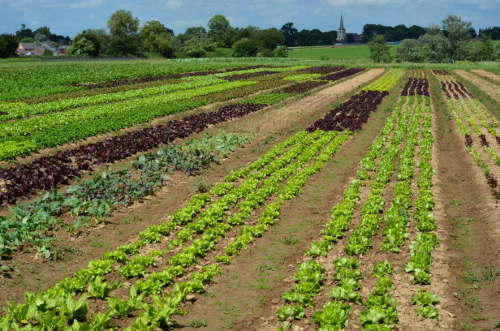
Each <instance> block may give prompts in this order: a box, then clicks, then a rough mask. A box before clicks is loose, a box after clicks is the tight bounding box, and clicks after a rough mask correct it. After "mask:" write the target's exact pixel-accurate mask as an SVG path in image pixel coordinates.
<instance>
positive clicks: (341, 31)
mask: <svg viewBox="0 0 500 331" xmlns="http://www.w3.org/2000/svg"><path fill="white" fill-rule="evenodd" d="M345 40H346V32H345V28H344V15H343V14H342V13H341V14H340V27H339V29H338V30H337V41H338V42H339V43H343V42H345Z"/></svg>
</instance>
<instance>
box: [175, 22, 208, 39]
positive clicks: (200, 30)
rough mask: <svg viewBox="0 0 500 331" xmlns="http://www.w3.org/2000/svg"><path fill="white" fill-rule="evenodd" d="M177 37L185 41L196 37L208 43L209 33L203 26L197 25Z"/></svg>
mask: <svg viewBox="0 0 500 331" xmlns="http://www.w3.org/2000/svg"><path fill="white" fill-rule="evenodd" d="M177 39H178V40H179V41H180V42H181V43H184V42H186V41H188V40H191V39H196V40H198V41H200V42H203V43H208V33H207V30H206V29H205V28H204V27H202V26H195V27H191V28H187V29H186V32H184V33H182V34H180V35H178V36H177Z"/></svg>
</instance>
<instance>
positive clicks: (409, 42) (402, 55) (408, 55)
mask: <svg viewBox="0 0 500 331" xmlns="http://www.w3.org/2000/svg"><path fill="white" fill-rule="evenodd" d="M397 52H398V57H397V59H398V61H399V62H423V61H424V55H423V54H422V52H421V47H420V45H419V43H418V41H417V40H415V39H405V40H403V41H402V42H401V44H400V45H399V47H398V50H397Z"/></svg>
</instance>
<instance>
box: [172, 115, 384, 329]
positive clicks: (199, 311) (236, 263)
mask: <svg viewBox="0 0 500 331" xmlns="http://www.w3.org/2000/svg"><path fill="white" fill-rule="evenodd" d="M386 117H387V113H386V112H384V111H381V110H378V111H377V112H375V113H374V114H373V115H372V117H371V119H370V121H369V122H368V124H366V125H365V127H364V128H363V130H362V131H361V132H359V133H356V135H355V136H354V137H353V139H352V140H350V141H349V142H348V143H346V145H344V147H342V149H341V150H340V151H339V152H338V153H337V154H336V156H335V162H334V163H330V164H329V165H328V166H326V167H325V168H324V169H323V170H322V171H321V172H320V173H318V174H317V175H315V176H314V177H313V178H312V179H311V180H309V181H308V183H307V185H306V187H305V189H304V191H303V193H302V195H301V196H299V197H298V198H295V199H294V200H293V201H290V202H287V203H286V204H285V205H284V207H283V213H282V216H281V217H280V221H279V223H277V224H276V225H274V226H273V228H272V229H271V230H270V231H269V232H268V233H267V234H266V235H265V236H264V237H263V238H261V239H258V240H257V241H256V243H255V245H253V246H252V247H251V248H250V249H248V250H246V251H244V252H243V253H242V254H241V255H240V256H238V257H236V258H235V259H233V262H232V264H231V265H230V266H227V267H224V274H223V276H222V277H221V278H220V279H219V281H218V283H217V284H216V285H214V286H212V287H210V289H209V291H208V293H207V294H205V295H202V296H200V297H198V300H197V302H196V303H195V304H188V305H187V307H185V308H186V310H187V311H188V314H187V315H186V316H182V317H179V318H178V319H177V322H178V323H179V327H181V328H186V329H189V328H190V325H191V323H193V321H197V320H198V321H201V320H204V321H206V322H207V325H208V327H207V328H206V329H209V330H224V329H232V330H235V329H237V330H259V329H262V328H261V326H262V322H263V319H265V318H266V317H268V316H269V315H272V314H274V312H275V309H276V306H277V304H278V303H279V302H280V300H279V298H280V296H281V294H282V293H283V292H284V291H286V290H288V289H289V288H290V282H291V280H292V279H291V275H292V273H293V271H294V270H295V268H296V264H297V263H298V262H300V261H301V260H302V256H303V253H304V251H305V250H306V249H307V248H308V247H309V245H310V242H311V241H312V240H315V239H318V236H319V235H320V234H319V229H320V228H321V227H322V226H323V224H324V222H325V221H326V220H328V219H329V216H330V211H331V208H332V206H333V205H334V204H335V203H336V202H337V201H338V200H339V198H340V197H341V193H342V191H343V190H344V187H345V185H346V184H347V183H348V182H349V180H350V179H351V178H352V176H353V175H354V173H355V170H356V168H357V164H358V162H359V161H360V160H361V158H362V157H363V156H364V155H365V153H366V150H367V148H368V147H369V146H370V144H371V142H372V139H373V137H374V136H375V135H376V133H378V132H379V130H380V128H381V127H382V126H383V124H384V121H385V118H386ZM234 293H237V295H234Z"/></svg>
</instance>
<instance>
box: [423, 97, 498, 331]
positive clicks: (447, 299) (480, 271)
mask: <svg viewBox="0 0 500 331" xmlns="http://www.w3.org/2000/svg"><path fill="white" fill-rule="evenodd" d="M436 123H437V130H436V145H437V146H436V154H437V156H435V157H434V158H435V159H436V162H437V164H436V169H437V181H436V190H437V192H438V195H437V209H436V220H437V221H438V224H439V228H440V230H438V237H439V239H440V243H441V245H440V246H439V248H438V249H437V250H436V251H435V253H434V254H433V259H434V262H433V268H432V270H431V271H432V274H433V276H434V277H433V286H432V287H434V284H435V283H436V282H438V283H439V284H437V285H438V287H439V290H437V292H439V294H440V295H441V296H442V297H443V300H442V301H443V309H444V311H445V313H446V314H451V315H452V317H454V318H455V320H456V323H457V324H456V325H455V326H454V327H453V328H451V329H453V330H493V329H494V328H495V327H496V326H498V323H499V322H500V300H499V297H500V225H499V223H498V220H500V212H499V206H498V204H497V203H496V202H495V200H494V198H493V197H492V195H491V193H490V191H489V187H488V184H487V183H486V179H485V178H484V175H483V174H482V172H481V170H480V168H479V167H478V166H477V165H476V164H475V163H474V161H473V159H472V158H471V156H470V155H469V154H468V153H467V151H466V150H465V147H464V145H463V141H462V139H461V137H460V135H459V133H458V130H457V128H456V127H454V124H453V119H452V117H451V115H450V114H448V113H447V111H446V106H445V105H444V103H441V104H440V106H439V108H437V111H436ZM431 290H432V288H431Z"/></svg>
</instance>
